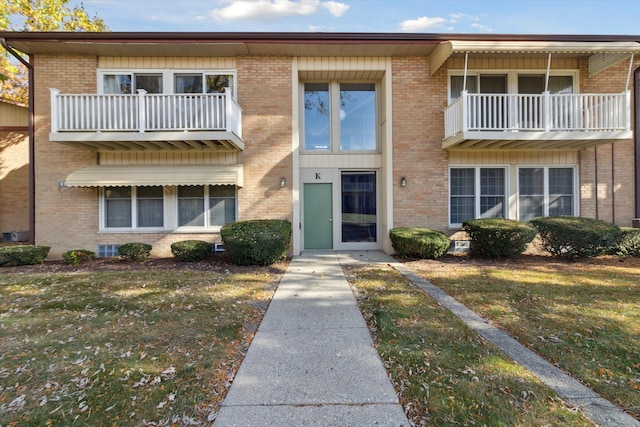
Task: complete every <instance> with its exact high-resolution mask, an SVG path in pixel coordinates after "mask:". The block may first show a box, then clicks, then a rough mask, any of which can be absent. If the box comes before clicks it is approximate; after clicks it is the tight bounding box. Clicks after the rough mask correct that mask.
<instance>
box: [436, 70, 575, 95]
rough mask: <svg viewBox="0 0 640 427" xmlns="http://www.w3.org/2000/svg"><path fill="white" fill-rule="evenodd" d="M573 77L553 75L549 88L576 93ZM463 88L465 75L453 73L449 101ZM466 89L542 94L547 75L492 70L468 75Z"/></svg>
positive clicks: (498, 92) (469, 90)
mask: <svg viewBox="0 0 640 427" xmlns="http://www.w3.org/2000/svg"><path fill="white" fill-rule="evenodd" d="M513 74H515V75H513ZM573 79H574V77H573V76H572V75H551V76H549V85H548V87H547V89H548V90H549V92H550V93H552V94H560V93H561V94H571V93H574V87H573ZM463 88H464V76H462V75H451V77H450V81H449V102H453V101H455V100H456V99H457V98H458V97H460V94H461V93H462V90H463ZM466 89H467V91H468V92H469V93H494V94H500V93H502V94H506V93H514V92H515V93H518V94H541V93H543V92H544V89H545V75H544V74H536V73H509V74H493V73H490V72H486V73H478V74H471V75H468V76H467V85H466Z"/></svg>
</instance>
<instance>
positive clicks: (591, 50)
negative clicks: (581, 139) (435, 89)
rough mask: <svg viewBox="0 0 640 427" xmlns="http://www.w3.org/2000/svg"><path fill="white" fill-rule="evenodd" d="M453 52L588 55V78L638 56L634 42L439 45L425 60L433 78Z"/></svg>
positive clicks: (639, 45) (486, 42)
mask: <svg viewBox="0 0 640 427" xmlns="http://www.w3.org/2000/svg"><path fill="white" fill-rule="evenodd" d="M455 53H469V54H472V55H473V54H484V55H486V54H505V55H509V54H511V55H515V54H548V53H551V54H552V55H553V54H554V53H556V54H563V55H567V54H569V55H576V54H577V55H582V56H589V76H593V75H595V74H597V73H599V72H601V71H603V70H605V69H607V68H609V67H611V66H613V65H615V64H617V63H618V62H620V61H623V60H624V59H627V58H629V56H630V55H631V54H632V53H640V44H639V43H636V42H539V41H458V40H450V41H446V42H442V43H440V44H439V45H438V47H436V48H435V49H434V51H433V53H432V54H431V55H430V57H429V61H430V65H429V68H430V71H431V75H433V74H434V73H435V72H436V71H438V69H439V68H440V67H442V65H443V64H444V63H445V62H446V61H447V59H449V57H450V56H451V55H453V54H455Z"/></svg>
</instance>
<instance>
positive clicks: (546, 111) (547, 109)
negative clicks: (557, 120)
mask: <svg viewBox="0 0 640 427" xmlns="http://www.w3.org/2000/svg"><path fill="white" fill-rule="evenodd" d="M542 95H543V97H542V104H543V105H542V111H543V118H542V121H543V123H542V124H543V126H544V131H545V132H549V131H550V130H551V93H550V92H549V91H548V90H547V91H544V92H542Z"/></svg>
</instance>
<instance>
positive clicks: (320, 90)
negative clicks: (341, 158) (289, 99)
mask: <svg viewBox="0 0 640 427" xmlns="http://www.w3.org/2000/svg"><path fill="white" fill-rule="evenodd" d="M329 103H330V101H329V84H328V83H305V85H304V149H305V150H308V151H329V150H330V149H331V143H330V140H331V132H330V129H331V127H330V114H329V110H330V105H329Z"/></svg>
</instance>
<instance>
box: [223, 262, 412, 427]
mask: <svg viewBox="0 0 640 427" xmlns="http://www.w3.org/2000/svg"><path fill="white" fill-rule="evenodd" d="M365 254H367V255H365ZM343 256H344V255H343ZM353 256H354V257H355V258H354V260H355V259H358V260H359V261H364V262H378V261H382V262H385V261H388V258H387V257H386V255H384V254H381V253H379V252H371V253H367V252H363V253H359V255H353ZM376 257H382V259H380V260H377V259H376ZM214 425H215V426H217V427H227V426H243V427H246V426H285V425H286V426H302V425H304V426H372V425H376V426H409V425H410V424H409V422H408V420H407V418H406V416H405V414H404V411H403V409H402V406H401V405H400V404H399V402H398V397H397V395H396V393H395V390H394V388H393V385H392V384H391V381H390V380H389V377H388V375H387V372H386V370H385V369H384V366H383V364H382V361H381V360H380V357H379V356H378V353H377V351H376V349H375V348H374V346H373V341H372V339H371V335H370V334H369V330H368V329H367V326H366V324H365V322H364V319H363V317H362V314H361V313H360V310H359V309H358V306H357V304H356V300H355V297H354V296H353V293H352V291H351V288H350V287H349V284H348V283H347V281H346V279H345V277H344V274H343V272H342V268H341V266H340V254H337V253H304V254H303V255H302V256H300V257H296V258H294V259H293V260H292V261H291V263H290V265H289V268H288V269H287V272H286V273H285V275H284V277H283V279H282V281H281V283H280V285H279V286H278V289H277V290H276V293H275V294H274V297H273V300H272V301H271V304H270V305H269V308H268V310H267V312H266V314H265V317H264V319H263V321H262V323H261V324H260V327H259V328H258V332H257V333H256V335H255V337H254V339H253V341H252V343H251V345H250V346H249V350H248V352H247V355H246V357H245V359H244V361H243V362H242V365H241V366H240V369H239V371H238V374H237V375H236V377H235V379H234V380H233V384H232V385H231V388H230V389H229V393H228V394H227V396H226V398H225V400H224V401H223V403H222V407H221V409H220V412H219V413H218V415H217V417H216V420H215V423H214Z"/></svg>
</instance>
